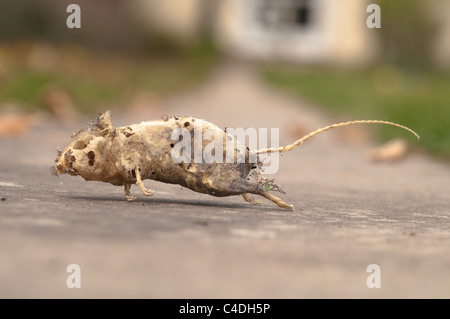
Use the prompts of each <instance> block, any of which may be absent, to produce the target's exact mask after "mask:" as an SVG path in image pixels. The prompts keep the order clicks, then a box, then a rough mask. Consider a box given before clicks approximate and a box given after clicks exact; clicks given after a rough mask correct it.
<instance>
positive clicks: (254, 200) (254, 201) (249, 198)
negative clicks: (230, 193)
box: [242, 194, 262, 205]
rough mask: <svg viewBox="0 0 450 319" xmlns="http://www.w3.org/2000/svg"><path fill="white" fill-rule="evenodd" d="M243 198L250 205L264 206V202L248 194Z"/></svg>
mask: <svg viewBox="0 0 450 319" xmlns="http://www.w3.org/2000/svg"><path fill="white" fill-rule="evenodd" d="M242 198H244V200H245V201H246V202H247V203H250V204H253V205H261V204H262V201H260V200H256V199H254V198H253V197H251V196H250V195H248V194H242Z"/></svg>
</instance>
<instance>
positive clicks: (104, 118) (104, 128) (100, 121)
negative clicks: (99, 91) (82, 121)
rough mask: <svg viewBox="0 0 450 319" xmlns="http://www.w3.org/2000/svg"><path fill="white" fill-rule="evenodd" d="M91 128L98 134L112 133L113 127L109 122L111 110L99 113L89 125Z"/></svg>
mask: <svg viewBox="0 0 450 319" xmlns="http://www.w3.org/2000/svg"><path fill="white" fill-rule="evenodd" d="M91 129H92V130H95V131H97V132H98V133H99V134H100V135H102V136H105V135H109V134H111V133H112V131H113V130H114V127H113V126H112V124H111V111H109V110H108V111H106V112H104V113H99V115H98V117H97V122H95V123H93V124H92V125H91Z"/></svg>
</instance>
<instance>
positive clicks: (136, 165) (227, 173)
mask: <svg viewBox="0 0 450 319" xmlns="http://www.w3.org/2000/svg"><path fill="white" fill-rule="evenodd" d="M194 122H195V123H196V124H197V125H198V124H201V125H202V130H203V132H202V136H203V133H204V131H206V130H208V129H209V130H213V131H214V132H215V133H216V136H223V150H226V149H227V147H226V146H227V145H228V144H229V143H233V148H234V150H235V153H236V152H238V151H237V148H236V145H238V142H237V141H235V139H234V138H233V137H231V136H230V135H227V133H226V132H225V131H224V130H222V129H221V128H219V127H218V126H216V125H214V124H212V123H209V122H207V121H204V120H201V119H196V118H192V117H172V118H168V119H164V120H159V121H151V122H142V123H140V124H133V125H130V126H125V127H118V128H114V127H113V126H112V124H111V112H110V111H107V112H105V113H103V114H100V115H99V117H98V119H97V122H96V123H91V124H90V125H89V126H88V128H87V129H86V130H85V131H84V132H83V131H82V132H78V133H77V134H75V135H74V136H73V141H72V142H71V143H70V144H69V145H68V146H67V147H66V148H65V149H64V150H62V151H59V152H58V153H59V154H58V156H57V158H56V160H55V165H54V166H53V168H54V172H55V174H56V175H60V174H70V175H74V176H77V175H80V176H81V177H83V178H84V179H85V180H87V181H100V182H107V183H111V184H113V185H117V186H122V185H123V186H124V190H125V196H126V198H127V200H129V201H132V200H134V199H136V197H135V196H131V195H130V187H131V185H133V184H136V185H137V186H138V187H139V188H140V189H141V191H142V192H143V193H144V195H146V196H152V195H153V194H154V191H152V190H148V189H146V188H145V187H144V184H143V183H142V181H143V180H145V179H152V180H156V181H160V182H164V183H171V184H179V185H181V186H184V187H187V188H189V189H191V190H194V191H196V192H200V193H205V194H209V195H213V196H220V197H222V196H232V195H242V197H243V198H244V199H245V200H246V201H247V202H250V203H252V204H260V201H256V200H255V199H253V198H252V197H250V196H249V195H248V194H256V195H260V196H263V197H265V198H267V199H269V200H271V201H273V202H274V203H275V204H277V205H278V206H279V207H281V208H284V209H288V210H293V209H294V207H293V206H292V205H288V204H286V203H284V202H283V201H282V200H281V199H280V198H278V197H276V196H274V195H272V194H271V193H269V190H277V191H280V192H282V190H281V189H280V187H279V186H278V185H277V184H275V183H274V181H273V180H268V179H266V178H260V177H259V176H258V172H257V169H259V168H260V167H261V164H262V163H261V162H260V161H259V158H258V160H257V163H251V162H250V161H249V160H248V159H249V152H250V151H249V149H248V148H244V149H245V159H246V160H245V162H244V163H225V152H224V161H223V162H224V163H210V164H209V163H205V162H202V163H194V158H193V155H192V158H191V163H185V162H182V163H178V164H176V163H175V162H174V161H173V160H172V157H171V152H172V148H173V147H174V143H175V142H174V141H173V140H172V139H171V135H172V132H173V131H174V130H175V129H177V128H185V129H188V130H189V131H190V133H191V137H193V136H194V134H192V133H193V132H192V131H193V129H194ZM361 123H383V124H389V125H394V126H398V127H401V128H404V129H407V130H409V129H408V128H406V127H403V126H401V125H398V124H395V123H390V122H384V121H353V122H346V123H340V124H333V125H330V126H327V127H325V128H322V129H320V130H317V131H315V132H312V133H310V134H308V135H306V136H304V137H303V138H301V139H300V140H297V141H296V142H295V143H294V144H291V145H288V146H285V147H280V148H277V149H264V150H257V151H254V153H255V154H261V153H271V152H284V151H287V150H291V149H293V148H295V147H296V146H298V145H300V144H301V143H303V142H304V141H306V140H307V139H309V138H311V137H312V136H314V135H316V134H318V133H321V132H324V131H326V130H329V129H331V128H335V127H341V126H346V125H350V124H361ZM409 131H411V130H409ZM411 132H412V133H414V132H413V131H411ZM414 134H415V133H414ZM416 136H417V137H418V135H417V134H416ZM193 143H194V140H193V138H191V144H192V145H193ZM202 143H203V144H202V151H203V150H204V148H205V146H207V145H208V144H209V143H210V141H205V140H203V142H202ZM234 143H236V144H234ZM192 149H193V147H192Z"/></svg>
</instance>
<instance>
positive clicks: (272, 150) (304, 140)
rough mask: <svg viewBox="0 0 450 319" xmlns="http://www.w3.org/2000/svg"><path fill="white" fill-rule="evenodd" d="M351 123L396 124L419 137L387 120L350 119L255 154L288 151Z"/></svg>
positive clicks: (408, 129) (418, 137)
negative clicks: (287, 143)
mask: <svg viewBox="0 0 450 319" xmlns="http://www.w3.org/2000/svg"><path fill="white" fill-rule="evenodd" d="M353 124H387V125H392V126H397V127H400V128H402V129H404V130H407V131H409V132H411V133H412V134H414V135H415V136H416V137H417V139H420V136H419V135H418V134H417V133H416V132H414V131H413V130H411V129H410V128H408V127H406V126H403V125H400V124H397V123H393V122H387V121H378V120H359V121H350V122H344V123H338V124H333V125H329V126H325V127H322V128H320V129H318V130H316V131H314V132H311V133H309V134H307V135H305V136H303V137H302V138H300V139H298V140H297V141H295V142H294V143H292V144H289V145H286V146H282V147H278V148H265V149H260V150H257V151H256V154H263V153H274V152H280V153H281V152H286V151H290V150H292V149H294V148H296V147H297V146H299V145H300V144H302V143H304V142H306V141H307V140H309V139H310V138H311V137H313V136H316V135H317V134H320V133H323V132H325V131H328V130H331V129H333V128H337V127H344V126H348V125H353Z"/></svg>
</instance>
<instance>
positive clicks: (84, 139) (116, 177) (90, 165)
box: [52, 111, 123, 185]
mask: <svg viewBox="0 0 450 319" xmlns="http://www.w3.org/2000/svg"><path fill="white" fill-rule="evenodd" d="M110 117H111V112H110V111H107V112H105V113H103V114H100V115H99V117H98V119H97V122H96V123H91V124H90V125H89V126H88V128H87V129H86V130H85V131H84V132H81V133H77V134H75V136H73V140H72V142H71V143H70V144H69V145H67V146H66V147H65V148H64V149H63V150H62V151H58V156H57V157H56V160H55V165H54V166H53V167H52V168H53V172H54V173H55V175H61V174H70V175H74V176H77V175H80V176H82V177H83V178H84V179H85V180H95V181H104V182H109V183H113V184H117V185H121V184H122V182H123V178H122V176H121V175H120V174H119V173H118V172H117V170H116V169H115V167H114V163H115V162H116V161H115V159H114V158H112V157H113V156H114V154H113V152H111V145H112V141H113V138H114V136H115V129H114V128H113V127H112V125H111V119H110Z"/></svg>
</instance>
